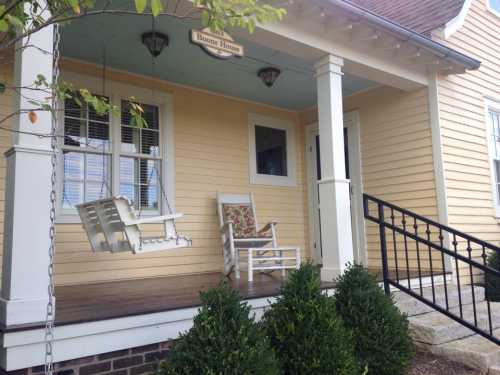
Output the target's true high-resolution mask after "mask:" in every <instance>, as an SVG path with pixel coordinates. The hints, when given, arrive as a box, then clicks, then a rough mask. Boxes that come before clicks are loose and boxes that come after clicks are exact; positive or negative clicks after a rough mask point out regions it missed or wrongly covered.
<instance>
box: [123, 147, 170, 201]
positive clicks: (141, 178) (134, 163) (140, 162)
mask: <svg viewBox="0 0 500 375" xmlns="http://www.w3.org/2000/svg"><path fill="white" fill-rule="evenodd" d="M160 168H161V163H160V161H158V160H148V159H139V158H130V157H121V158H120V194H122V195H124V196H126V197H127V198H128V199H130V200H131V201H132V202H133V203H134V206H135V208H136V209H138V210H139V209H140V210H158V209H159V199H160V189H159V186H158V181H159V175H158V174H159V172H160V170H161V169H160ZM139 202H140V206H139Z"/></svg>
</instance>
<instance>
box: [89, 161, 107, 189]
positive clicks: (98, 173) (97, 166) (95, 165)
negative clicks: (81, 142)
mask: <svg viewBox="0 0 500 375" xmlns="http://www.w3.org/2000/svg"><path fill="white" fill-rule="evenodd" d="M109 164H110V156H109V155H98V154H87V168H86V180H87V181H97V182H102V181H104V182H105V184H107V183H108V181H107V180H108V179H109V176H110V170H109V166H110V165H109Z"/></svg>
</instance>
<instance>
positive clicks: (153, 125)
mask: <svg viewBox="0 0 500 375" xmlns="http://www.w3.org/2000/svg"><path fill="white" fill-rule="evenodd" d="M142 109H144V120H146V123H147V124H148V126H147V129H155V130H158V129H159V128H160V127H159V120H158V107H156V106H154V105H148V104H142Z"/></svg>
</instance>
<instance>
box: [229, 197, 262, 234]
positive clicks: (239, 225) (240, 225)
mask: <svg viewBox="0 0 500 375" xmlns="http://www.w3.org/2000/svg"><path fill="white" fill-rule="evenodd" d="M223 212H224V220H225V221H232V222H233V231H234V237H235V238H254V237H257V228H256V226H255V217H254V215H253V210H252V207H250V206H245V205H236V204H225V205H224V206H223Z"/></svg>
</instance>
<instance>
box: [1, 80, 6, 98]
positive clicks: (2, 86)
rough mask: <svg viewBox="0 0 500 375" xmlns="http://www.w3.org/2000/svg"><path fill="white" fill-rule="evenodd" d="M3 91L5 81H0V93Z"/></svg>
mask: <svg viewBox="0 0 500 375" xmlns="http://www.w3.org/2000/svg"><path fill="white" fill-rule="evenodd" d="M4 92H5V83H4V82H0V95H1V94H3V93H4Z"/></svg>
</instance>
